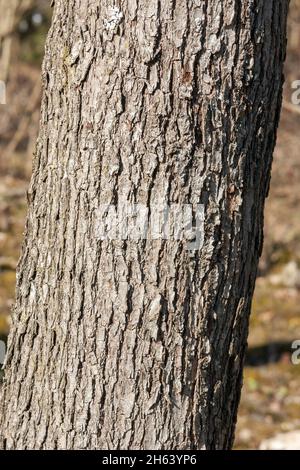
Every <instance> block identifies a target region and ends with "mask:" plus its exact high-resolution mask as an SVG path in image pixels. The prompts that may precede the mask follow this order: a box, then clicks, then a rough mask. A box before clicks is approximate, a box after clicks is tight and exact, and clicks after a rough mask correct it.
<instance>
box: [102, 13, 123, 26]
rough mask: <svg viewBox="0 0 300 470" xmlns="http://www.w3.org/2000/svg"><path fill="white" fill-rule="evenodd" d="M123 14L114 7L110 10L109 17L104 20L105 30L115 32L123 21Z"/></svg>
mask: <svg viewBox="0 0 300 470" xmlns="http://www.w3.org/2000/svg"><path fill="white" fill-rule="evenodd" d="M122 19H123V13H122V12H121V10H119V8H117V7H113V8H110V9H109V10H108V16H107V18H105V19H104V28H105V29H106V30H108V31H113V30H114V29H115V28H116V27H117V26H118V25H119V24H120V23H121V21H122Z"/></svg>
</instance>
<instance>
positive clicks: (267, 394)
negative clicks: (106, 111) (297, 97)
mask: <svg viewBox="0 0 300 470" xmlns="http://www.w3.org/2000/svg"><path fill="white" fill-rule="evenodd" d="M298 64H299V52H298V53H296V54H294V53H292V52H291V53H290V54H289V55H288V62H287V67H286V72H287V83H286V85H285V93H284V95H285V98H284V101H285V103H290V102H291V82H292V81H293V80H296V79H297V78H300V77H297V73H298ZM38 87H39V68H38V67H36V66H28V65H26V64H20V63H19V64H17V66H15V67H13V68H12V70H11V79H10V82H9V84H8V90H7V93H8V96H7V99H8V103H9V106H5V107H2V108H1V115H0V129H1V139H0V152H1V160H0V339H1V337H2V338H4V337H5V335H6V334H7V332H8V329H9V318H10V311H11V307H12V305H13V301H14V300H13V299H14V289H15V268H16V264H17V260H18V257H19V252H20V245H21V240H22V234H23V231H24V224H25V214H26V189H27V186H28V180H29V176H30V171H31V170H30V167H31V163H30V161H31V154H32V150H33V145H34V141H35V138H36V133H37V127H38V112H39V111H38V110H39V99H37V97H38V96H39V88H38ZM299 129H300V114H299V113H297V112H294V111H291V110H289V109H288V106H284V108H283V112H282V117H281V123H280V129H279V133H278V142H277V147H276V151H275V155H274V165H273V172H272V183H271V191H270V195H269V198H268V200H267V204H266V213H265V246H264V252H263V256H262V259H261V263H260V275H259V277H258V280H257V284H256V291H255V297H254V301H253V308H252V314H251V322H250V336H249V348H248V354H247V359H246V367H245V373H244V386H243V392H242V400H241V406H240V409H239V416H238V426H237V431H236V443H235V448H236V449H257V448H259V446H260V444H261V442H262V441H263V440H264V439H266V438H269V437H272V436H275V435H276V434H278V433H281V432H287V431H291V430H294V429H298V430H300V395H299V390H300V365H298V366H297V365H293V364H292V362H291V353H292V349H291V346H292V342H293V341H294V340H297V339H299V340H300V209H299V208H300V191H299V187H300V185H299V182H300V155H299V149H300V132H299ZM16 136H17V138H16ZM12 141H13V142H14V144H13V145H12V144H11V142H12Z"/></svg>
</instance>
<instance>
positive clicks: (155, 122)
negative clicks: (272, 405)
mask: <svg viewBox="0 0 300 470" xmlns="http://www.w3.org/2000/svg"><path fill="white" fill-rule="evenodd" d="M287 9H288V0H269V1H267V2H266V1H265V0H245V1H243V2H234V1H232V0H224V1H222V2H219V1H216V0H207V1H205V2H204V1H200V0H199V1H193V2H192V1H180V2H174V1H173V0H170V1H164V2H161V1H160V0H140V1H139V2H137V1H135V0H130V1H127V0H124V1H120V2H114V4H113V8H112V2H110V1H107V0H105V1H102V2H98V1H97V2H96V1H94V0H85V1H82V0H80V1H79V0H73V1H69V2H65V1H61V0H56V2H55V10H54V17H53V23H52V27H51V30H50V33H49V36H48V41H47V47H46V56H45V60H44V65H43V82H44V94H43V102H42V116H41V127H40V135H39V139H38V145H37V152H36V155H35V159H34V171H33V177H32V182H31V186H30V190H29V215H28V220H27V229H26V235H25V242H24V246H23V252H22V257H21V260H20V263H19V268H18V277H17V300H16V306H15V311H14V316H13V328H12V332H11V335H10V340H9V349H8V354H7V365H6V380H5V384H4V390H3V396H2V413H1V418H0V419H1V432H2V438H1V441H2V446H3V447H5V448H8V449H12V448H36V449H41V448H47V449H49V448H50V449H52V448H105V449H108V448H109V449H116V448H121V449H127V448H131V449H150V448H152V449H157V448H160V449H200V448H201V449H227V448H230V447H231V445H232V442H233V435H234V426H235V422H236V414H237V406H238V402H239V397H240V389H241V376H242V364H243V356H244V350H245V346H246V340H247V329H248V316H249V311H250V304H251V298H252V294H253V289H254V282H255V277H256V271H257V263H258V258H259V255H260V253H261V248H262V239H263V235H262V228H263V207H264V200H265V197H266V195H267V192H268V186H269V179H270V168H271V160H272V153H273V149H274V144H275V135H276V128H277V124H278V118H279V112H280V105H281V90H282V65H283V61H284V57H285V43H286V16H287ZM158 198H162V199H164V200H166V201H168V202H173V203H178V204H183V203H201V204H204V206H205V237H204V245H203V247H202V249H201V250H200V251H195V252H193V255H192V256H191V254H190V253H189V251H188V250H186V249H185V248H184V246H183V243H181V242H180V243H179V242H176V241H172V240H167V241H159V240H147V241H143V242H134V241H130V240H129V241H124V242H122V241H101V242H100V241H99V240H97V238H96V237H95V232H94V221H95V214H97V210H98V209H99V204H101V203H111V204H115V203H117V202H119V203H122V202H135V203H141V204H146V205H147V206H148V207H149V206H150V207H151V205H152V204H154V203H155V202H157V201H158Z"/></svg>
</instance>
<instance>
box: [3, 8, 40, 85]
mask: <svg viewBox="0 0 300 470" xmlns="http://www.w3.org/2000/svg"><path fill="white" fill-rule="evenodd" d="M31 4H32V0H9V1H7V0H0V11H1V17H0V80H2V81H6V80H7V76H8V70H9V64H10V57H11V47H12V40H13V34H14V32H15V27H16V22H17V19H18V18H19V17H20V15H21V14H22V12H24V11H25V10H26V9H28V8H29V7H30V6H31Z"/></svg>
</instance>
